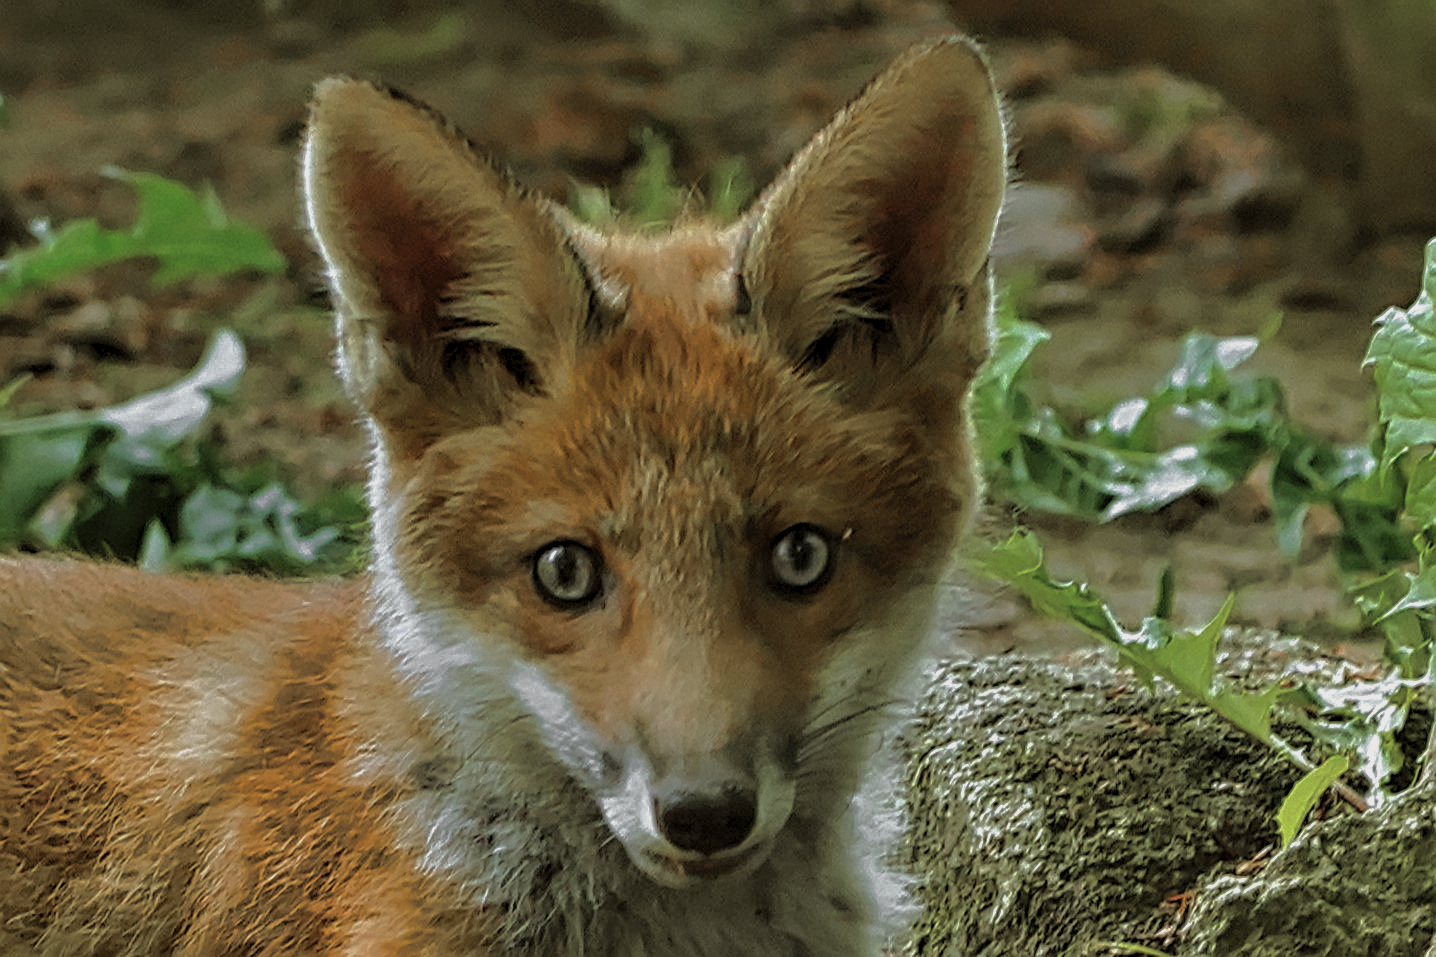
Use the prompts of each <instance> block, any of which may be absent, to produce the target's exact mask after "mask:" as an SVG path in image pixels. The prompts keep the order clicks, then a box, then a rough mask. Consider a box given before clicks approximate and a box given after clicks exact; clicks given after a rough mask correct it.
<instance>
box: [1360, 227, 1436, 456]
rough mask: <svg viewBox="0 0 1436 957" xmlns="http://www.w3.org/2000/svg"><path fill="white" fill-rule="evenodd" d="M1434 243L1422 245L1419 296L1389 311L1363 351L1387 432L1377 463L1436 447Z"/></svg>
mask: <svg viewBox="0 0 1436 957" xmlns="http://www.w3.org/2000/svg"><path fill="white" fill-rule="evenodd" d="M1433 297H1436V239H1433V240H1432V241H1431V242H1429V243H1427V244H1426V264H1425V269H1424V272H1423V276H1422V284H1421V292H1420V294H1419V295H1418V296H1417V298H1416V301H1415V302H1414V303H1412V305H1411V307H1410V308H1409V309H1396V308H1392V309H1388V310H1386V312H1384V313H1382V314H1381V316H1380V317H1378V318H1377V320H1376V325H1377V331H1376V334H1375V335H1374V336H1373V337H1372V339H1371V346H1370V348H1369V349H1368V350H1367V353H1366V362H1367V363H1368V364H1369V365H1371V366H1372V369H1373V371H1374V373H1375V377H1376V387H1377V391H1378V396H1379V399H1378V403H1379V413H1378V414H1379V417H1380V420H1381V422H1382V424H1383V425H1384V426H1385V428H1386V435H1385V447H1384V449H1383V451H1382V459H1381V464H1382V466H1383V467H1386V468H1389V467H1390V466H1391V465H1392V464H1393V463H1395V461H1396V460H1397V459H1399V458H1400V457H1401V456H1403V455H1405V454H1406V453H1407V452H1408V451H1410V450H1411V449H1412V448H1414V447H1416V446H1419V445H1430V444H1433V443H1436V306H1433Z"/></svg>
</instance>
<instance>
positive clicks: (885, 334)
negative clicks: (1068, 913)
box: [0, 38, 1006, 957]
mask: <svg viewBox="0 0 1436 957" xmlns="http://www.w3.org/2000/svg"><path fill="white" fill-rule="evenodd" d="M1005 151H1006V146H1005V140H1004V131H1003V126H1002V120H1001V116H1000V111H999V109H998V106H997V102H996V97H995V95H994V92H993V88H992V83H991V80H990V77H989V74H988V71H987V68H986V66H985V64H984V61H983V60H982V57H981V55H980V54H979V53H978V52H977V51H976V50H975V49H974V47H973V46H972V45H971V44H970V43H968V42H967V41H965V40H963V39H960V38H949V39H945V40H942V41H940V42H936V43H932V44H929V45H927V46H924V47H922V48H919V49H916V50H914V51H911V52H909V53H908V54H906V55H905V56H903V57H902V58H901V59H899V60H898V61H897V62H896V63H895V64H894V65H893V66H892V67H891V68H890V69H889V70H888V71H887V72H886V73H884V74H883V75H881V76H880V77H879V78H878V79H877V80H875V81H874V82H873V84H872V85H870V86H869V87H868V89H867V90H866V91H865V92H864V93H862V94H861V95H860V96H859V97H858V98H857V99H856V100H855V101H854V102H853V103H852V104H851V105H850V106H849V107H848V108H847V109H845V110H844V111H843V112H841V113H840V114H839V115H838V117H837V118H836V119H835V120H834V121H833V122H832V124H831V125H830V126H829V127H828V128H827V129H826V130H824V131H823V132H821V133H819V134H818V136H817V137H816V138H815V139H814V140H813V142H812V143H811V144H810V145H809V146H808V147H807V148H805V149H804V150H803V151H802V152H801V153H800V154H799V155H798V156H797V157H796V158H795V159H794V161H793V162H792V164H791V165H790V166H789V168H788V169H787V170H786V171H785V172H784V173H783V174H782V175H781V176H780V177H779V178H778V180H777V181H776V182H775V183H774V184H773V185H772V186H771V187H770V188H769V189H768V190H767V191H766V192H765V193H764V194H763V195H762V196H761V197H760V199H759V200H758V201H757V202H756V203H755V204H754V206H753V208H752V209H751V210H750V211H749V212H748V213H747V214H746V215H745V216H744V217H743V218H742V219H741V220H740V221H739V222H737V223H736V224H734V225H732V226H727V227H724V228H715V227H708V226H699V225H690V226H681V227H678V228H676V229H674V230H673V231H672V232H670V233H668V234H665V235H660V236H651V235H609V234H603V233H600V232H598V231H595V230H593V229H591V228H589V227H587V226H584V225H581V224H578V223H576V222H574V221H572V220H571V218H570V217H569V216H568V215H567V214H565V213H564V212H563V211H562V210H561V209H560V208H558V207H555V206H554V205H552V204H550V203H548V202H547V201H545V200H543V199H542V198H538V197H534V196H530V195H527V194H525V193H524V192H523V191H521V190H520V189H518V188H517V187H515V186H514V185H513V184H512V183H511V182H509V181H508V180H507V179H506V178H505V177H504V176H503V175H501V174H500V173H498V172H496V171H495V170H494V169H493V168H492V167H491V166H489V165H488V164H487V163H486V162H484V161H483V160H482V159H479V158H477V157H476V154H475V153H474V151H473V150H472V149H471V147H470V146H469V145H468V144H467V142H466V141H464V140H463V139H462V138H461V137H460V136H458V135H457V134H456V133H455V132H453V131H452V130H451V129H450V128H449V127H448V126H447V125H446V124H445V123H444V122H443V121H442V120H441V119H440V118H439V117H437V116H436V115H435V114H433V113H432V112H431V111H429V110H427V109H426V108H424V107H422V106H420V105H418V104H416V103H414V102H412V101H409V100H407V99H405V98H403V97H401V96H398V95H396V94H394V93H392V92H390V91H387V90H384V89H381V88H378V87H375V86H372V85H369V84H366V83H362V82H356V81H350V80H330V81H326V82H325V83H323V84H321V85H320V87H319V88H318V91H317V93H316V96H315V100H314V104H313V109H312V116H311V122H310V126H309V133H308V139H307V143H306V146H305V151H304V159H303V176H304V195H305V199H306V207H307V214H308V221H309V225H310V228H311V230H312V233H313V235H314V238H315V241H316V243H317V245H318V247H319V250H320V252H321V254H322V256H323V259H324V261H325V263H326V266H327V278H328V282H329V285H330V289H331V292H332V294H333V299H334V303H335V309H336V324H337V330H338V364H339V369H340V373H341V375H342V377H343V380H344V382H345V385H346V387H347V389H348V391H349V392H350V394H351V395H352V396H353V398H354V399H355V401H356V402H357V404H358V405H359V407H360V409H361V410H362V413H363V415H364V419H365V422H366V423H367V425H368V428H369V432H370V435H371V438H372V458H371V479H370V487H369V499H370V504H371V507H372V514H373V542H374V544H373V560H372V565H371V569H370V571H369V573H368V574H367V575H366V576H365V577H363V578H362V579H359V580H355V581H349V582H342V583H312V584H280V583H275V582H268V581H260V580H246V579H240V578H219V579H213V578H211V579H192V578H175V577H170V578H164V577H157V576H151V575H147V574H144V573H141V572H139V571H134V570H128V569H123V568H115V567H105V566H98V565H93V564H85V563H79V562H59V561H44V560H36V559H28V560H9V561H3V562H0V944H5V943H9V944H11V945H13V946H15V947H21V946H24V947H26V948H29V949H31V950H33V951H34V952H36V953H39V954H45V955H53V954H104V955H139V954H184V955H240V954H245V955H248V954H254V955H260V954H264V955H270V954H301V953H303V954H309V953H325V954H346V955H371V954H373V955H377V954H389V955H435V957H438V955H460V954H464V955H477V954H523V955H544V957H550V955H580V954H595V955H645V957H661V955H675V957H676V955H685V957H693V955H720V954H722V955H735V954H750V955H814V957H833V955H837V957H842V955H869V957H871V955H874V954H876V953H877V952H878V950H879V947H880V946H881V941H882V939H883V934H884V930H883V926H882V919H881V918H882V915H881V914H879V913H878V911H879V910H880V908H879V906H878V904H877V902H876V897H877V890H876V883H877V880H878V879H877V878H875V877H874V875H875V874H876V873H877V868H876V865H875V862H874V861H873V860H872V859H871V857H870V856H868V857H865V855H864V853H863V852H862V843H863V842H862V841H861V840H860V837H861V835H860V834H859V833H858V831H859V830H860V828H859V827H858V826H857V824H856V821H855V811H854V807H855V795H857V794H858V792H859V789H860V786H861V784H862V781H863V778H864V774H865V773H866V772H867V771H868V769H869V765H870V763H871V759H872V757H873V754H874V753H875V751H877V750H878V746H879V743H880V742H879V738H880V735H881V732H882V731H883V729H884V728H885V727H887V726H889V725H890V724H891V722H892V720H893V705H894V702H895V700H896V698H897V696H898V688H899V683H900V682H901V680H902V679H903V677H904V676H905V674H906V673H907V672H908V670H909V669H910V666H911V665H912V663H913V661H914V659H915V657H916V656H917V655H918V653H919V649H920V646H921V644H922V641H923V639H924V637H925V635H926V634H927V633H928V632H929V630H930V622H931V619H932V615H933V605H934V600H935V595H936V592H937V588H938V585H939V583H940V581H941V580H942V578H943V576H944V572H945V569H946V566H947V563H948V556H949V555H950V553H951V551H952V548H953V545H954V542H955V541H956V539H957V537H958V536H959V535H960V534H961V532H962V530H963V528H964V525H965V523H966V521H967V519H968V517H969V516H970V515H971V513H972V511H973V508H974V504H975V500H976V498H977V485H976V481H975V479H974V477H973V467H972V461H971V450H970V440H969V435H968V427H967V424H966V414H965V411H964V406H965V397H966V395H967V392H968V389H969V385H970V383H971V381H972V378H973V375H974V373H975V372H976V370H977V368H978V366H979V365H980V364H981V362H982V361H983V359H984V357H985V356H986V354H987V348H988V341H989V335H990V332H989V312H990V310H989V297H990V275H989V266H988V252H989V246H990V243H991V240H992V235H993V230H994V223H995V220H996V217H997V214H998V208H999V206H1000V203H1001V200H1002V193H1003V189H1004V183H1005V171H1006V161H1005ZM6 935H8V936H6Z"/></svg>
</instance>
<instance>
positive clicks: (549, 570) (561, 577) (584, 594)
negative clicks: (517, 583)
mask: <svg viewBox="0 0 1436 957" xmlns="http://www.w3.org/2000/svg"><path fill="white" fill-rule="evenodd" d="M533 574H534V588H536V589H538V593H539V597H541V598H543V599H544V601H547V602H549V603H551V604H554V605H558V606H559V607H560V608H567V609H569V610H573V609H575V608H576V607H577V606H581V605H589V604H592V603H593V602H594V600H596V599H597V598H598V597H599V594H600V593H601V592H602V591H603V575H602V573H601V571H600V565H599V560H598V556H597V555H595V554H594V553H593V550H592V549H591V548H588V547H586V546H584V545H580V544H579V543H578V542H570V541H561V542H551V543H549V544H547V545H545V546H544V547H543V548H540V549H539V550H538V552H537V553H536V554H535V555H534V559H533Z"/></svg>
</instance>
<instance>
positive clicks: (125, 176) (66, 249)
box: [0, 170, 285, 303]
mask: <svg viewBox="0 0 1436 957" xmlns="http://www.w3.org/2000/svg"><path fill="white" fill-rule="evenodd" d="M107 172H108V173H109V175H111V176H114V177H115V178H116V179H120V180H123V181H124V182H126V183H128V184H129V185H130V186H131V187H132V188H133V189H134V190H135V193H136V196H137V200H138V210H137V212H136V215H135V223H134V225H133V226H132V227H130V229H128V230H124V231H121V230H109V229H105V228H103V227H101V226H100V224H99V223H98V222H96V221H95V220H93V219H85V220H77V221H75V222H72V223H70V224H68V225H67V226H65V227H64V228H63V229H60V230H59V231H56V232H51V231H48V230H40V231H39V232H38V233H37V238H38V239H39V240H40V242H39V244H38V245H36V246H31V247H26V248H23V249H20V250H17V251H16V252H14V253H12V254H11V255H10V256H8V257H6V258H4V259H0V303H5V302H9V301H11V300H13V299H14V298H15V297H17V296H19V295H20V294H21V293H24V292H27V291H29V290H31V289H38V288H42V287H44V286H47V285H50V284H52V283H54V282H56V281H57V280H60V279H63V278H65V277H67V276H72V275H76V274H78V273H82V272H87V271H89V270H91V269H96V268H98V267H100V266H104V265H108V264H110V263H114V262H119V261H121V260H124V259H136V258H149V259H154V260H155V261H156V264H157V267H156V270H155V273H154V276H153V281H154V282H155V283H156V284H159V285H166V284H169V283H172V282H175V281H177V280H180V279H185V278H188V277H190V276H196V275H206V276H223V275H228V274H230V273H234V272H239V271H243V270H254V271H257V272H264V273H277V272H282V271H283V270H284V268H285V260H284V257H283V256H282V255H280V253H279V251H278V250H276V249H275V248H274V246H273V244H272V243H270V241H269V239H268V237H267V236H265V234H264V232H263V231H261V230H259V229H256V228H254V227H252V226H246V225H244V224H241V223H232V222H230V221H229V219H228V217H227V216H226V215H225V213H224V210H223V209H222V208H221V207H220V205H219V201H218V200H217V199H216V198H215V197H214V196H213V194H212V193H211V194H196V193H195V192H193V191H192V190H190V189H188V188H187V187H185V186H184V185H183V184H180V183H176V182H174V181H172V180H168V179H165V178H164V177H162V176H158V175H156V174H154V173H128V172H124V171H119V170H110V171H107Z"/></svg>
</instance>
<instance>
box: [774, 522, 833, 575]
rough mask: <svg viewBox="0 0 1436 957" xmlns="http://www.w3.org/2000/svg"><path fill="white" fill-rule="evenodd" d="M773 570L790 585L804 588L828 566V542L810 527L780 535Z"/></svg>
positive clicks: (775, 549) (791, 530)
mask: <svg viewBox="0 0 1436 957" xmlns="http://www.w3.org/2000/svg"><path fill="white" fill-rule="evenodd" d="M773 566H774V567H773V570H774V572H775V573H776V574H777V578H778V581H779V582H780V583H781V584H783V585H787V586H788V587H790V588H805V587H807V586H809V585H812V584H814V583H815V582H817V581H818V580H819V579H821V578H822V577H823V573H824V572H826V571H827V567H828V543H827V541H826V540H825V539H824V538H823V536H821V535H819V534H818V533H817V532H815V531H814V530H813V529H811V528H793V529H790V530H789V531H787V532H786V533H785V534H784V535H783V536H782V537H781V538H779V539H778V542H777V545H776V547H775V548H774V550H773Z"/></svg>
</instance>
